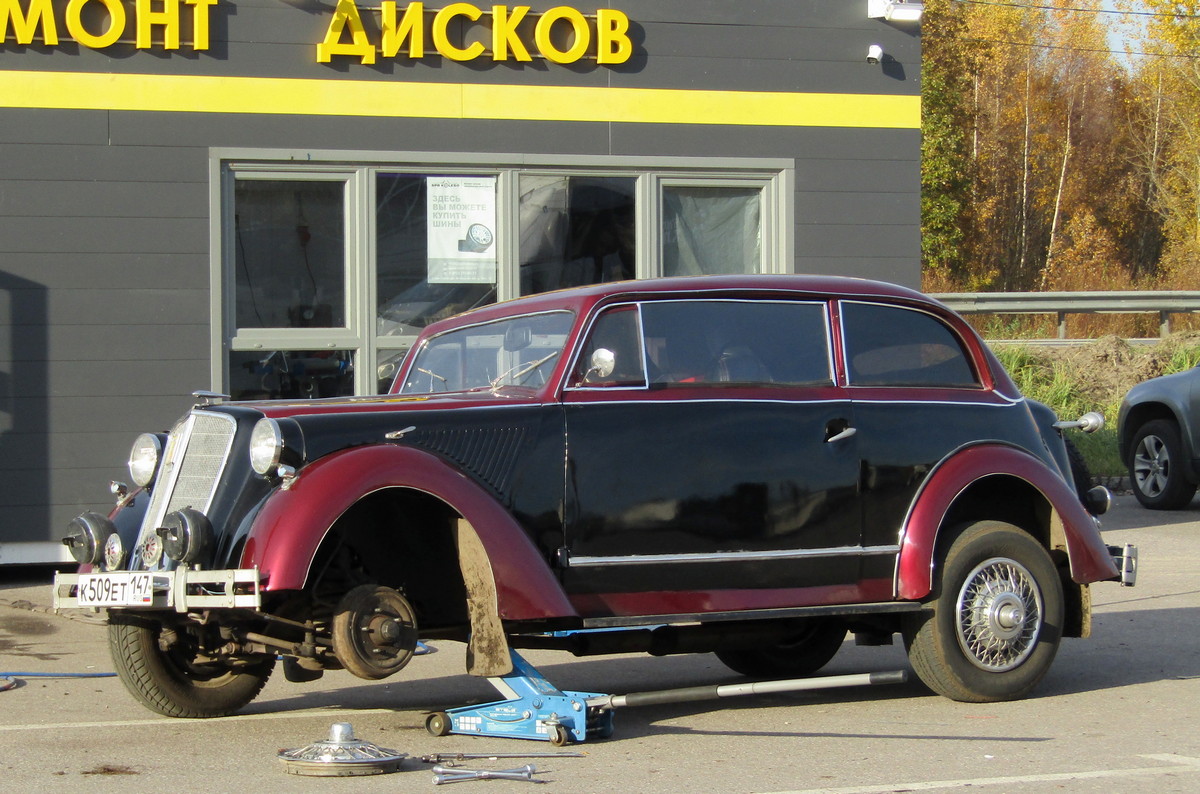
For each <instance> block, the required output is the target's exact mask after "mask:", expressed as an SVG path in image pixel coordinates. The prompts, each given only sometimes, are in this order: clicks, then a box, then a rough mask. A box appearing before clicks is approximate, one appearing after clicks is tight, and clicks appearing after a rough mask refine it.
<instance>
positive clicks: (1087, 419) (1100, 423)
mask: <svg viewBox="0 0 1200 794" xmlns="http://www.w3.org/2000/svg"><path fill="white" fill-rule="evenodd" d="M1054 426H1055V427H1056V428H1058V429H1059V430H1081V431H1083V432H1084V433H1095V432H1096V431H1097V430H1099V429H1100V428H1102V427H1104V415H1103V414H1101V413H1097V412H1096V411H1088V412H1087V413H1086V414H1084V415H1083V416H1081V417H1079V418H1078V419H1076V420H1074V421H1063V422H1055V423H1054Z"/></svg>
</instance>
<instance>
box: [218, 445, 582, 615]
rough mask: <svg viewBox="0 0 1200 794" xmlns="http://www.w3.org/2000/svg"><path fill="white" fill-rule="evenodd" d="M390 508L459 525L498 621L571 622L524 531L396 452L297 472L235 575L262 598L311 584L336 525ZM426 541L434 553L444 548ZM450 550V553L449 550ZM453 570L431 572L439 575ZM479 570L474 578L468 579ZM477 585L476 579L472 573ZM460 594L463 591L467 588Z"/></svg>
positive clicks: (362, 452) (448, 475)
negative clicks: (258, 576)
mask: <svg viewBox="0 0 1200 794" xmlns="http://www.w3.org/2000/svg"><path fill="white" fill-rule="evenodd" d="M398 507H407V508H413V507H416V508H419V509H418V511H417V512H418V513H419V514H420V515H422V516H424V517H426V518H428V517H429V516H431V515H433V516H438V517H439V518H441V517H444V518H447V519H457V518H461V519H463V520H464V521H465V522H466V523H467V524H468V525H469V526H470V528H471V529H472V530H473V534H474V535H475V536H476V537H477V539H478V542H479V544H480V545H481V546H482V549H483V551H484V553H485V554H486V561H487V566H486V567H487V568H488V569H489V570H488V571H486V572H485V573H490V574H491V576H490V578H491V580H492V581H491V582H488V583H486V585H487V588H488V589H491V590H494V591H495V600H496V606H495V609H496V612H497V615H498V616H499V617H500V618H502V619H505V620H540V619H550V618H557V617H571V616H574V615H575V612H574V609H573V608H572V607H571V605H570V602H569V601H568V600H567V598H566V595H565V594H564V593H563V591H562V589H561V587H560V586H559V584H558V582H557V579H556V578H555V576H554V574H553V573H552V571H551V570H550V567H549V565H548V564H547V562H546V561H545V559H543V557H542V555H541V554H540V553H539V552H538V550H537V548H536V547H535V546H534V544H533V542H532V541H531V540H530V538H529V536H528V534H527V533H526V532H525V530H524V529H523V528H522V527H521V526H520V525H519V524H518V523H517V522H516V520H515V519H514V518H513V517H512V516H511V515H510V514H509V513H508V512H507V511H506V510H505V509H504V508H503V507H502V506H501V505H500V504H499V503H498V502H497V501H496V500H495V499H494V498H493V497H492V496H491V495H490V494H489V493H487V492H486V491H484V489H483V488H482V487H481V486H479V485H477V484H476V483H474V482H473V481H471V480H469V479H467V478H466V477H464V476H463V475H462V473H461V472H460V471H458V470H457V469H455V468H454V467H452V466H451V465H450V464H448V463H447V462H445V461H444V460H443V459H441V458H439V457H437V456H435V455H433V454H431V453H428V452H424V451H422V450H417V449H413V448H411V447H404V446H400V445H375V446H367V447H357V448H354V449H350V450H344V451H342V452H338V453H334V454H332V455H329V456H327V457H325V458H323V459H321V460H319V461H316V462H315V463H313V464H310V465H309V466H307V467H305V468H304V469H303V470H302V471H301V473H300V475H299V476H298V477H297V478H296V479H295V481H294V482H293V483H292V484H291V486H290V487H289V488H287V489H286V490H285V489H282V488H280V489H277V490H276V492H275V493H274V494H272V496H271V497H270V498H269V499H268V500H267V502H266V503H265V504H264V506H263V509H262V510H261V511H260V513H259V515H258V516H257V517H256V519H255V521H254V525H253V526H252V527H251V529H250V532H249V535H248V537H247V539H246V543H245V547H244V548H243V551H242V558H241V559H242V563H241V564H242V566H243V567H251V566H257V567H258V568H259V570H260V572H261V573H262V575H263V577H264V580H265V584H264V588H265V589H266V590H268V591H283V590H300V589H303V588H304V587H305V586H306V584H308V583H309V582H310V580H311V578H312V576H313V575H314V570H313V565H314V562H316V561H317V560H318V552H319V550H320V549H321V547H322V544H323V543H325V542H326V539H327V538H330V537H331V534H330V533H333V532H335V531H337V530H335V528H337V527H339V522H342V524H341V526H342V527H343V528H344V527H345V526H347V525H348V522H352V521H353V520H355V518H356V517H358V516H357V515H356V514H357V513H359V512H362V513H364V514H372V513H374V514H375V518H374V519H373V520H379V518H378V513H379V512H380V511H382V512H384V513H385V514H386V513H387V512H389V511H391V512H392V513H393V514H394V512H395V510H396V509H397V508H398ZM452 536H453V533H452V532H449V533H447V534H446V535H444V536H443V535H441V534H440V533H439V534H438V535H435V536H433V537H432V538H430V539H432V540H433V541H434V542H435V551H438V552H440V551H445V550H446V548H447V547H446V545H445V544H446V538H448V537H452ZM451 550H452V547H451ZM449 567H456V566H444V565H443V566H438V567H437V570H443V569H446V568H449ZM477 570H478V569H477ZM480 575H485V574H484V573H481V574H480ZM466 584H467V585H468V586H470V585H471V584H472V583H470V582H467V583H466Z"/></svg>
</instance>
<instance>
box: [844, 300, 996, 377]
mask: <svg viewBox="0 0 1200 794" xmlns="http://www.w3.org/2000/svg"><path fill="white" fill-rule="evenodd" d="M842 327H843V329H844V331H845V344H846V366H847V370H848V373H849V378H850V385H851V386H952V387H972V386H978V385H979V381H978V379H977V378H976V377H975V371H974V369H973V368H972V367H971V364H970V362H969V360H968V359H967V356H966V354H965V353H964V351H963V349H962V345H961V343H960V342H959V340H958V336H957V335H956V334H955V333H954V332H953V331H951V330H950V329H949V328H947V327H946V326H945V325H944V324H943V323H942V322H941V320H939V319H937V318H936V317H934V316H932V315H929V314H925V313H924V312H919V311H913V310H911V309H904V308H900V307H897V306H882V305H879V304H873V303H851V302H844V303H843V304H842Z"/></svg>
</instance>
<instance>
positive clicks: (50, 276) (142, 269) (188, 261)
mask: <svg viewBox="0 0 1200 794" xmlns="http://www.w3.org/2000/svg"><path fill="white" fill-rule="evenodd" d="M3 184H4V183H0V188H2V186H3ZM192 192H193V193H195V194H198V195H197V196H195V197H194V200H196V201H199V200H200V198H201V197H202V196H203V195H206V192H205V193H202V192H201V190H200V189H199V188H197V187H196V186H192ZM142 193H145V194H147V195H150V196H153V193H154V191H153V190H145V189H144V188H143V190H142ZM0 269H2V270H4V271H5V272H6V273H9V274H10V275H13V276H17V277H20V278H22V279H27V280H29V282H30V285H29V286H27V287H26V289H31V288H40V289H51V290H55V289H72V288H79V289H84V288H87V289H90V288H93V287H121V288H124V289H187V290H207V289H208V282H209V272H208V254H207V252H206V251H197V252H194V253H181V254H180V253H177V254H150V253H143V252H140V251H133V252H124V251H123V252H120V253H108V254H101V253H96V252H94V251H92V252H88V253H87V254H82V255H70V256H64V255H63V254H47V253H32V252H27V253H22V254H7V253H6V254H5V255H4V264H3V265H0ZM33 285H36V287H34V286H33Z"/></svg>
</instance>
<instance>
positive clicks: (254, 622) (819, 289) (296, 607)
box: [55, 276, 1134, 717]
mask: <svg viewBox="0 0 1200 794" xmlns="http://www.w3.org/2000/svg"><path fill="white" fill-rule="evenodd" d="M1075 424H1077V423H1071V422H1067V423H1058V425H1057V426H1056V419H1055V417H1054V416H1053V414H1052V413H1051V411H1050V410H1049V409H1048V408H1046V407H1045V406H1043V405H1041V404H1038V403H1035V402H1031V401H1029V400H1026V399H1024V398H1023V397H1022V396H1021V395H1020V393H1018V391H1017V389H1016V388H1015V387H1014V386H1013V383H1012V381H1011V380H1010V379H1009V378H1008V376H1007V375H1006V374H1005V372H1004V371H1003V369H1002V368H1001V367H1000V366H999V365H998V363H997V362H996V360H995V359H994V358H993V357H992V355H991V354H990V353H989V352H988V350H987V348H986V347H985V346H984V345H983V344H982V342H981V341H980V340H979V338H978V337H977V336H976V335H975V333H973V332H972V331H971V329H970V328H969V327H968V326H967V325H966V324H965V323H964V322H963V321H962V320H961V319H960V318H959V317H958V316H956V315H955V314H953V313H952V312H950V311H949V310H947V309H946V308H945V307H943V306H941V305H940V304H938V303H936V302H934V301H932V300H929V299H928V298H925V297H923V296H922V295H920V294H918V293H916V292H912V291H909V290H906V289H902V288H898V287H894V286H890V285H886V284H881V283H876V282H871V281H862V280H854V279H841V278H818V277H798V276H797V277H793V276H762V277H712V278H708V277H705V278H690V279H671V280H653V281H639V282H627V283H618V284H606V285H602V286H594V287H588V288H583V289H577V290H570V291H564V292H556V293H548V294H543V295H538V296H534V297H529V298H523V299H520V300H515V301H511V302H507V303H502V304H497V305H494V306H490V307H487V308H482V309H478V310H475V311H472V312H469V313H467V314H464V315H461V316H458V317H455V318H452V319H449V320H445V321H442V322H439V323H437V324H434V325H431V326H430V327H429V328H427V329H426V330H425V332H424V333H422V335H421V337H420V339H419V341H418V342H417V344H416V345H415V347H414V348H413V350H412V352H411V353H410V354H409V355H408V356H407V358H406V359H405V361H404V363H403V364H402V365H401V367H400V369H399V372H398V373H397V377H396V380H395V383H394V385H393V387H392V389H391V393H390V394H387V395H383V396H378V397H362V398H349V399H329V400H315V401H300V402H256V403H226V402H223V401H222V400H220V399H219V398H217V397H215V396H213V395H204V396H203V398H202V399H201V400H200V404H197V406H196V407H195V408H194V409H193V410H191V411H190V412H189V413H188V414H187V415H186V416H184V417H183V418H182V419H181V420H180V421H179V423H178V424H177V425H176V426H175V427H174V428H172V429H171V431H170V432H169V433H161V434H146V435H143V436H141V437H139V439H138V440H137V442H136V443H135V445H134V449H133V452H132V454H131V461H130V467H131V471H132V474H133V479H134V480H135V482H136V483H137V484H138V486H140V487H139V488H138V489H135V490H134V491H133V492H131V493H128V494H124V495H123V497H122V498H121V501H120V503H119V505H118V506H117V508H116V510H115V511H113V513H112V514H110V515H109V516H107V517H105V516H102V515H99V514H96V513H85V514H84V515H82V516H80V517H78V518H77V519H75V521H74V522H73V524H72V528H71V531H70V536H69V537H68V538H66V539H65V541H64V542H65V543H67V545H69V546H70V547H71V549H72V551H73V552H74V554H75V556H76V558H77V559H78V560H79V561H80V562H81V563H84V567H83V568H82V569H81V572H80V573H78V574H64V575H60V576H59V577H58V579H57V581H56V588H55V590H56V599H57V600H56V603H57V605H58V606H59V607H78V606H85V607H86V606H91V607H96V608H103V609H107V610H108V620H109V633H110V641H111V647H112V649H113V656H114V660H115V664H116V667H117V670H118V672H119V674H120V676H121V678H122V680H123V681H124V683H125V684H126V686H127V687H128V688H129V689H130V691H131V692H132V693H133V694H134V695H135V696H136V697H137V698H139V699H140V700H141V701H142V702H143V703H145V704H146V705H147V706H149V707H150V708H151V709H153V710H155V711H158V712H160V713H162V714H167V715H172V716H180V717H206V716H218V715H224V714H229V713H231V712H234V711H236V710H237V709H239V708H241V707H242V706H243V705H245V704H246V703H248V702H249V701H250V700H251V699H252V698H254V697H255V695H256V694H257V693H258V692H259V690H260V689H261V688H262V686H263V684H264V682H265V681H266V679H267V676H268V675H269V674H270V673H271V670H272V668H273V666H274V665H275V664H276V659H277V657H281V658H282V659H283V668H284V673H285V674H286V675H287V677H288V678H289V679H290V680H311V679H313V678H316V677H318V676H320V675H321V674H322V672H323V671H324V670H327V669H339V668H344V669H346V670H349V671H350V672H351V673H353V674H355V675H357V676H360V677H362V678H366V679H381V678H384V677H386V676H388V675H390V674H392V673H394V672H396V671H397V670H399V669H400V668H402V667H404V666H405V665H406V664H407V663H408V662H409V661H410V659H411V658H412V657H413V655H414V649H416V648H417V647H418V640H419V639H449V640H459V641H463V642H467V643H468V654H467V660H468V672H470V673H472V674H475V675H485V676H496V675H503V674H506V673H507V672H508V671H509V670H510V669H511V666H512V655H511V649H513V648H528V647H537V648H561V649H564V650H569V651H572V652H574V653H576V654H580V655H583V654H603V653H612V652H628V651H635V650H642V651H647V652H649V653H653V654H672V653H699V652H715V653H716V654H717V656H718V657H719V658H720V659H721V660H722V661H723V662H724V663H725V664H727V665H728V666H729V667H731V668H732V669H733V670H735V671H738V672H740V673H743V674H745V675H749V676H763V677H779V676H802V675H805V674H808V673H811V672H813V671H815V670H817V669H819V668H820V667H822V666H823V665H824V664H825V663H826V662H828V661H829V660H830V658H832V656H833V655H834V653H836V652H837V650H838V648H839V647H840V646H841V644H842V641H843V640H844V639H845V637H846V634H847V632H848V631H849V632H854V633H856V634H858V635H859V636H860V639H863V640H864V641H866V642H870V643H874V644H880V643H888V642H891V640H892V637H893V635H894V634H896V633H899V634H901V635H902V636H903V638H904V642H905V644H906V646H907V648H908V651H909V656H910V659H911V662H912V665H913V667H914V669H915V671H916V672H917V674H918V675H919V676H920V678H921V679H922V680H923V681H924V682H925V683H926V684H928V685H929V686H930V687H931V688H932V689H933V690H935V691H937V692H939V693H942V694H944V695H947V696H949V697H951V698H955V699H959V700H967V701H987V700H1003V699H1009V698H1017V697H1021V696H1023V695H1025V694H1026V693H1028V692H1029V691H1030V690H1031V689H1032V688H1033V687H1034V686H1035V685H1036V684H1037V682H1038V681H1039V680H1040V679H1041V678H1042V676H1043V675H1044V674H1045V673H1046V670H1047V668H1048V667H1049V665H1050V663H1051V660H1052V659H1053V657H1054V655H1055V652H1056V650H1057V648H1058V644H1059V640H1060V639H1061V638H1062V637H1079V636H1087V633H1088V631H1089V627H1090V610H1089V605H1090V599H1089V597H1088V594H1087V588H1088V585H1089V583H1091V582H1098V581H1123V582H1125V583H1132V573H1133V564H1134V554H1133V551H1132V549H1130V548H1128V547H1127V548H1126V549H1122V550H1118V549H1114V548H1109V547H1107V546H1105V544H1104V543H1103V542H1102V540H1101V538H1100V534H1099V532H1098V528H1097V522H1096V520H1095V518H1094V516H1093V515H1092V513H1095V514H1099V513H1100V512H1102V511H1103V508H1104V507H1105V506H1106V497H1107V493H1106V492H1104V491H1103V489H1099V490H1093V491H1092V492H1091V493H1088V494H1082V495H1081V494H1079V493H1078V492H1077V490H1076V489H1075V488H1074V487H1073V486H1072V485H1071V484H1070V483H1071V476H1070V475H1071V472H1070V464H1069V462H1068V456H1067V453H1066V450H1065V446H1064V441H1063V439H1062V438H1061V437H1060V431H1061V429H1062V428H1063V427H1064V426H1070V425H1075ZM1085 505H1087V506H1085ZM1089 511H1090V512H1089ZM631 629H635V630H631Z"/></svg>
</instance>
